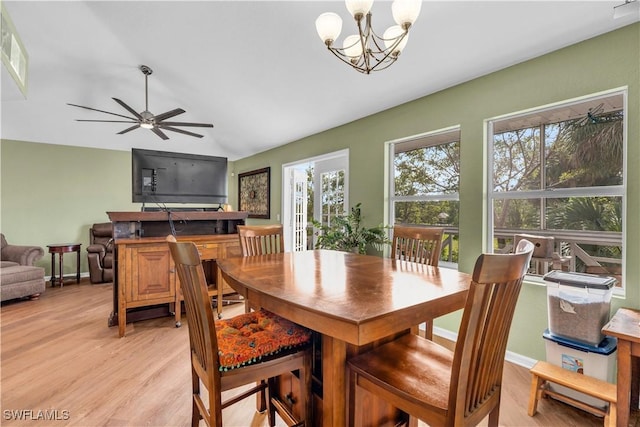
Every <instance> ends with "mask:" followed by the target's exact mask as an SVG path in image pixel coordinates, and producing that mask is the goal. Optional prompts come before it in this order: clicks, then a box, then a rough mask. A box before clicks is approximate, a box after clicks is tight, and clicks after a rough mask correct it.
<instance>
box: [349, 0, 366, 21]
mask: <svg viewBox="0 0 640 427" xmlns="http://www.w3.org/2000/svg"><path fill="white" fill-rule="evenodd" d="M345 4H346V5H347V10H348V11H349V13H350V14H351V16H353V17H354V18H356V19H358V16H360V17H363V16H365V15H366V14H367V13H369V11H370V10H371V6H372V5H373V0H345Z"/></svg>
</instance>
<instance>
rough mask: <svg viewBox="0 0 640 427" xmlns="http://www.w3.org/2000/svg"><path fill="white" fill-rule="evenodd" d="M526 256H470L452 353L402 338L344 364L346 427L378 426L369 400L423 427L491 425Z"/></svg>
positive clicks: (522, 252)
mask: <svg viewBox="0 0 640 427" xmlns="http://www.w3.org/2000/svg"><path fill="white" fill-rule="evenodd" d="M532 252H533V244H532V243H531V242H529V241H526V240H523V241H522V242H521V243H520V245H519V246H518V249H517V253H515V254H483V255H480V257H478V259H477V261H476V265H475V267H474V270H473V275H472V280H471V284H470V288H469V293H468V296H467V300H466V303H465V307H464V312H463V315H462V321H461V324H460V329H459V333H458V339H457V342H456V345H455V349H454V351H450V350H448V349H446V348H445V347H442V346H440V345H438V344H436V343H434V342H433V341H431V340H427V339H425V338H423V337H420V336H418V335H415V334H405V335H403V336H401V337H399V338H398V339H396V340H394V341H391V342H389V343H387V344H384V345H382V346H380V347H377V348H374V349H373V350H370V351H369V352H366V353H363V354H361V355H358V356H355V357H353V358H352V359H350V360H348V362H347V369H348V378H349V380H348V381H349V397H348V398H349V402H348V408H349V425H356V426H360V425H377V424H378V420H375V419H371V418H373V417H375V415H373V414H374V413H375V411H373V410H371V409H372V408H370V407H367V402H370V400H368V399H367V397H366V394H367V393H372V394H373V395H375V396H378V397H379V398H381V399H383V400H384V401H386V402H387V403H389V404H390V405H392V406H394V407H396V408H398V409H400V410H401V411H403V412H404V413H405V415H407V414H408V416H411V417H415V418H417V419H420V420H422V421H424V422H426V423H427V424H429V425H430V426H454V425H455V426H474V425H477V424H478V423H479V422H480V421H482V420H483V419H484V418H485V417H486V416H487V414H488V415H489V426H497V425H498V418H499V412H500V392H501V388H502V369H503V366H504V356H505V352H506V348H507V339H508V337H509V329H510V327H511V320H512V318H513V313H514V311H515V306H516V301H517V299H518V295H519V293H520V288H521V286H522V280H523V278H524V275H525V273H526V270H527V267H528V265H529V261H530V260H531V254H532ZM408 416H407V417H405V421H406V422H409V418H408ZM387 421H388V420H387Z"/></svg>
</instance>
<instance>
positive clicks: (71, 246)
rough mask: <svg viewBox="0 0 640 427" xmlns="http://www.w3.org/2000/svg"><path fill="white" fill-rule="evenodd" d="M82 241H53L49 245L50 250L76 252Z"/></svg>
mask: <svg viewBox="0 0 640 427" xmlns="http://www.w3.org/2000/svg"><path fill="white" fill-rule="evenodd" d="M80 246H82V243H52V244H50V245H47V247H48V248H49V252H75V251H79V250H80Z"/></svg>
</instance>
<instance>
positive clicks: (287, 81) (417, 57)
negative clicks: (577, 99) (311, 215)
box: [1, 0, 638, 160]
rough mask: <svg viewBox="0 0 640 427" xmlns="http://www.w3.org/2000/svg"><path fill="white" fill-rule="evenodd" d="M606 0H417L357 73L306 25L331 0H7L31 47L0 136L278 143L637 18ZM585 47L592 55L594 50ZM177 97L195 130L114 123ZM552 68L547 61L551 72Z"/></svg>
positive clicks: (254, 148) (71, 141)
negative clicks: (396, 53)
mask: <svg viewBox="0 0 640 427" xmlns="http://www.w3.org/2000/svg"><path fill="white" fill-rule="evenodd" d="M623 2H624V1H623V0H617V1H577V0H573V1H522V2H520V1H494V2H489V1H425V2H424V3H423V5H422V12H421V14H420V17H419V18H418V20H417V22H416V23H415V25H414V26H413V28H412V30H411V32H410V36H409V42H408V45H407V47H406V48H405V50H404V52H403V54H402V55H401V57H400V59H399V60H398V62H397V63H396V64H394V65H393V66H392V67H391V68H389V69H387V70H385V71H381V72H378V73H373V74H371V75H363V74H360V73H357V72H356V71H354V70H352V69H350V68H349V67H348V66H346V65H345V64H343V63H341V62H339V61H338V60H337V59H335V58H334V57H333V56H332V55H330V53H329V52H327V50H326V47H325V46H324V45H323V43H322V42H321V41H320V39H319V38H318V36H317V33H316V30H315V24H314V22H315V19H316V17H317V16H318V15H319V14H320V13H322V12H326V11H333V12H336V13H338V14H340V15H341V16H342V18H343V21H344V24H343V34H342V36H341V37H340V39H339V44H341V40H342V39H343V38H344V36H345V35H347V34H350V33H353V32H354V28H355V26H354V25H353V24H352V19H351V18H350V17H349V15H348V12H347V10H346V8H345V6H344V2H342V1H340V2H334V1H268V0H263V1H237V0H234V1H192V2H189V1H126V2H124V1H42V2H35V1H4V6H5V8H6V10H7V11H8V13H9V15H10V16H11V19H12V21H13V23H14V25H15V27H16V29H17V31H18V33H19V35H20V37H21V39H22V41H23V43H24V45H25V47H26V50H27V53H28V55H29V76H28V79H29V81H28V93H27V96H26V98H25V97H24V96H22V94H21V93H20V92H19V91H18V90H17V89H16V87H15V85H14V84H13V82H12V81H11V79H10V77H8V74H7V72H6V70H5V69H4V67H3V70H2V123H1V125H2V126H1V135H2V138H5V139H16V140H25V141H32V142H41V143H52V144H63V145H73V146H87V147H99V148H104V149H113V150H129V149H130V148H131V147H136V148H146V149H155V150H164V151H176V152H184V153H201V154H210V155H217V156H226V157H229V159H230V160H235V159H239V158H242V157H246V156H248V155H251V154H254V153H257V152H260V151H264V150H267V149H269V148H272V147H275V146H278V145H282V144H286V143H288V142H291V141H294V140H297V139H300V138H303V137H305V136H308V135H312V134H315V133H318V132H321V131H323V130H326V129H330V128H333V127H336V126H339V125H342V124H344V123H348V122H351V121H353V120H357V119H359V118H362V117H365V116H368V115H371V114H373V113H376V112H379V111H382V110H385V109H388V108H390V107H393V106H395V105H398V104H401V103H404V102H408V101H411V100H413V99H417V98H420V97H423V96H425V95H428V94H431V93H434V92H437V91H440V90H442V89H445V88H447V87H451V86H454V85H456V84H459V83H462V82H465V81H468V80H471V79H474V78H476V77H479V76H482V75H485V74H488V73H491V72H493V71H496V70H499V69H502V68H505V67H508V66H511V65H514V64H517V63H520V62H522V61H526V60H528V59H530V58H534V57H537V56H540V55H543V54H545V53H548V52H551V51H554V50H557V49H560V48H562V47H565V46H568V45H571V44H574V43H577V42H580V41H582V40H585V39H588V38H591V37H594V36H597V35H599V34H603V33H606V32H609V31H612V30H614V29H617V28H620V27H622V26H625V25H628V24H630V23H632V22H636V21H638V16H637V14H635V15H629V16H625V17H623V18H618V19H614V17H613V11H614V6H617V5H619V4H621V3H623ZM390 9H391V3H390V2H389V1H381V0H378V1H376V2H375V3H374V5H373V9H372V13H373V26H374V28H375V29H376V30H377V32H379V33H382V32H383V31H384V29H385V28H386V27H388V26H389V25H392V17H391V11H390ZM596 54H597V52H596V53H594V55H596ZM141 64H145V65H148V66H149V67H151V68H152V69H153V74H152V75H151V76H150V77H149V110H150V111H152V112H153V113H155V114H159V113H161V112H165V111H168V110H172V109H174V108H178V107H180V108H183V109H184V110H186V113H184V114H181V115H179V116H177V117H175V121H186V122H205V123H213V124H214V126H215V127H214V128H212V129H207V128H204V129H202V128H198V129H194V128H192V129H190V130H194V131H196V132H198V133H201V134H203V135H204V137H203V138H201V139H199V138H193V137H190V136H186V135H182V134H177V133H172V132H167V134H168V136H169V137H170V139H169V140H167V141H163V140H161V139H160V138H158V137H157V136H156V135H154V134H153V133H152V132H150V131H149V130H146V129H137V130H134V131H131V132H128V133H126V134H124V135H117V133H118V132H120V131H121V130H123V129H125V128H127V127H128V125H126V124H121V123H86V122H77V121H76V119H112V118H114V117H109V116H108V115H105V114H103V113H99V112H95V111H88V110H82V109H79V108H74V107H71V106H68V105H67V103H74V104H80V105H85V106H89V107H93V108H96V109H100V110H105V111H110V112H114V113H118V114H127V112H126V111H125V110H124V109H123V108H122V107H121V106H120V105H118V104H117V103H116V102H114V101H113V100H112V99H111V98H112V97H115V98H119V99H121V100H122V101H124V102H125V103H127V104H128V105H130V106H132V107H133V108H134V109H135V110H137V111H142V110H144V107H145V98H144V95H145V91H144V90H145V87H144V76H143V75H142V73H141V72H140V70H139V66H140V65H141ZM550 72H551V71H550Z"/></svg>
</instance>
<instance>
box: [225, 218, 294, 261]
mask: <svg viewBox="0 0 640 427" xmlns="http://www.w3.org/2000/svg"><path fill="white" fill-rule="evenodd" d="M237 228H238V236H239V237H240V248H241V249H242V255H243V256H254V255H267V254H274V253H279V252H284V235H283V227H282V224H275V225H239V226H238V227H237Z"/></svg>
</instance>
